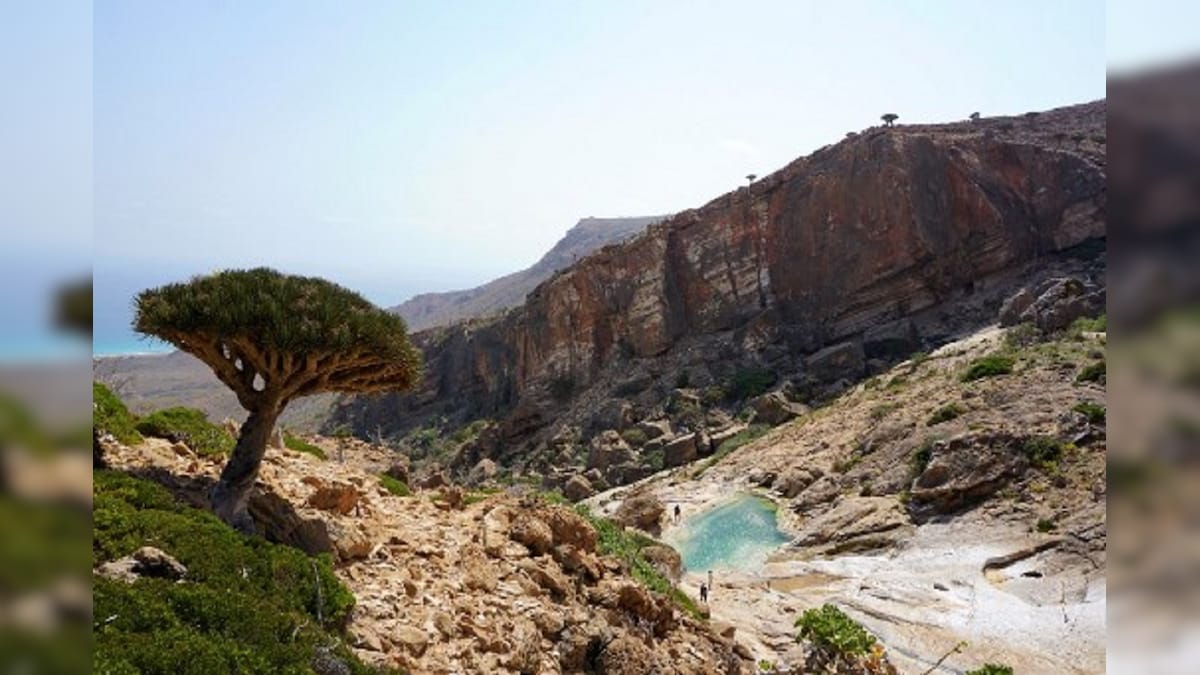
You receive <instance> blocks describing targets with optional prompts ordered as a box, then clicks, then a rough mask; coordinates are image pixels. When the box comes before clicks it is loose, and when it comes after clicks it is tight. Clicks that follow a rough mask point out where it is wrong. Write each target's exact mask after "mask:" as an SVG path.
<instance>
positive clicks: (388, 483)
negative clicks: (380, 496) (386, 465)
mask: <svg viewBox="0 0 1200 675" xmlns="http://www.w3.org/2000/svg"><path fill="white" fill-rule="evenodd" d="M379 482H380V484H381V485H383V489H385V490H387V491H388V492H390V493H392V494H394V495H396V496H397V497H411V496H412V490H410V489H408V484H407V483H405V482H404V481H402V480H397V479H395V478H392V477H391V476H389V475H387V474H386V473H381V474H379Z"/></svg>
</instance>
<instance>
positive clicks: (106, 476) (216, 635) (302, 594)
mask: <svg viewBox="0 0 1200 675" xmlns="http://www.w3.org/2000/svg"><path fill="white" fill-rule="evenodd" d="M93 486H94V529H93V534H92V551H93V554H94V556H95V558H96V561H97V562H105V561H109V560H114V559H116V558H119V557H121V556H124V555H128V554H129V553H131V552H133V551H134V550H136V549H137V548H140V547H141V546H145V545H151V546H156V547H158V548H160V549H162V550H164V551H166V552H167V553H168V554H170V555H172V556H174V557H175V558H176V559H178V560H179V562H180V563H182V564H183V565H184V566H186V567H187V570H188V571H187V576H186V581H185V582H183V583H176V582H174V581H169V580H165V579H157V578H151V577H144V578H142V579H139V580H138V581H136V582H134V583H132V584H130V583H125V582H121V581H113V580H109V579H105V578H102V577H96V578H95V579H94V581H93V603H94V612H95V616H96V617H97V621H96V623H95V625H94V629H93V634H92V638H93V642H92V644H93V658H94V663H95V664H98V667H97V668H96V671H97V672H112V673H148V674H157V673H163V674H166V673H183V674H185V675H188V674H192V673H195V674H197V675H199V674H201V673H234V672H236V673H263V674H266V673H280V672H293V673H300V672H311V666H310V664H311V663H312V660H313V657H314V656H315V655H316V654H317V653H318V650H321V649H322V648H323V647H322V646H323V645H331V646H330V647H329V649H330V652H331V654H332V655H333V656H335V657H336V658H338V659H339V660H341V661H343V662H344V663H345V664H346V665H347V666H348V667H349V672H352V673H369V672H372V671H371V670H370V669H369V668H367V667H366V666H364V665H363V664H362V663H361V662H359V661H358V660H357V658H355V657H354V655H353V654H352V653H351V652H350V651H349V650H348V649H347V648H346V647H345V646H344V645H342V644H341V642H340V640H339V639H338V638H339V636H340V631H341V629H342V626H343V625H344V623H345V621H346V619H347V617H348V616H349V612H350V610H351V608H352V607H353V606H354V597H353V596H352V595H351V594H350V592H349V591H348V590H347V589H346V588H345V587H344V586H343V585H342V584H341V583H340V582H339V581H338V579H337V577H336V576H334V574H333V566H332V560H331V559H330V557H329V556H328V555H324V554H323V555H320V556H316V557H310V556H307V555H305V554H304V553H303V552H301V551H299V550H297V549H294V548H291V547H289V546H282V545H277V544H271V543H269V542H267V541H266V540H265V539H262V538H261V537H246V536H243V535H241V534H239V533H238V532H236V531H235V530H233V529H231V528H230V527H228V526H227V525H225V524H224V523H222V522H221V521H220V520H219V519H218V518H216V517H215V516H214V515H212V514H211V513H208V512H206V511H200V510H197V509H192V508H188V507H185V506H183V505H181V504H179V503H178V502H176V501H175V500H174V499H173V498H172V497H171V495H170V494H169V493H167V492H166V490H164V489H163V488H162V487H160V486H158V485H156V484H154V483H150V482H148V481H144V480H140V479H137V478H133V477H131V476H127V475H124V474H120V473H115V472H112V471H98V472H96V474H95V476H94V482H93Z"/></svg>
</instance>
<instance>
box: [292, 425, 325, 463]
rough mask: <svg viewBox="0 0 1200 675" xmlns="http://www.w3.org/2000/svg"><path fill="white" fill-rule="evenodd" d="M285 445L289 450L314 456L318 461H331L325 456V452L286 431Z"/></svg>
mask: <svg viewBox="0 0 1200 675" xmlns="http://www.w3.org/2000/svg"><path fill="white" fill-rule="evenodd" d="M283 445H284V446H285V447H287V449H288V450H294V451H296V452H303V453H304V454H306V455H312V456H313V457H316V458H317V459H329V456H328V455H326V454H325V451H324V450H322V449H321V448H319V447H318V446H315V445H313V444H312V443H309V442H308V441H306V440H304V439H303V438H300V437H299V436H293V435H292V434H290V433H288V432H286V431H285V432H284V433H283Z"/></svg>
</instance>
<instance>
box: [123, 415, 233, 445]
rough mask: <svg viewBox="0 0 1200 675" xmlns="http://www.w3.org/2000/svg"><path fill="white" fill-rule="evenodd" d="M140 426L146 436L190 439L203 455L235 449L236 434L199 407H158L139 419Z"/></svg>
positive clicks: (172, 439) (187, 441) (176, 440)
mask: <svg viewBox="0 0 1200 675" xmlns="http://www.w3.org/2000/svg"><path fill="white" fill-rule="evenodd" d="M137 430H138V431H140V432H141V433H142V434H143V435H145V436H154V437H155V438H165V439H167V440H169V441H171V442H173V443H179V442H182V443H186V444H187V446H188V447H189V448H191V449H192V450H194V451H195V452H196V453H197V454H201V455H228V454H229V453H230V452H232V451H233V445H234V440H233V437H232V436H230V435H229V434H228V433H227V432H226V431H225V430H224V429H222V428H221V427H219V426H217V425H215V424H213V423H212V422H209V421H208V416H207V415H205V414H204V413H202V412H200V411H199V410H196V409H195V408H185V407H182V406H177V407H174V408H167V409H166V410H158V411H156V412H153V413H151V414H150V415H149V416H147V417H144V418H142V419H141V420H139V421H138V423H137Z"/></svg>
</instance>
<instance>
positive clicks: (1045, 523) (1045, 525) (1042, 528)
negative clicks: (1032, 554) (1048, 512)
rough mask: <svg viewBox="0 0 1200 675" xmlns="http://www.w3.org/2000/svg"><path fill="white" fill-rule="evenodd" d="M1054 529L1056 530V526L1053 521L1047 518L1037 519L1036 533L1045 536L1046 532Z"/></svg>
mask: <svg viewBox="0 0 1200 675" xmlns="http://www.w3.org/2000/svg"><path fill="white" fill-rule="evenodd" d="M1056 529H1058V525H1056V524H1055V522H1054V521H1053V520H1051V519H1049V518H1038V521H1037V531H1038V532H1041V533H1043V534H1045V533H1046V532H1052V531H1054V530H1056Z"/></svg>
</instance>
